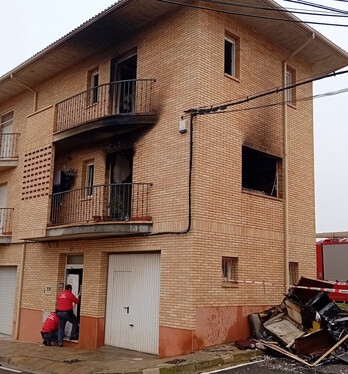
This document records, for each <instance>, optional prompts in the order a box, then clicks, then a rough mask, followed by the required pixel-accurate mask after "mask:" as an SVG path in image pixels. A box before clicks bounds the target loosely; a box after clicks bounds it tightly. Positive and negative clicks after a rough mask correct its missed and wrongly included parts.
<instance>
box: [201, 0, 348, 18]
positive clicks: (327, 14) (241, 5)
mask: <svg viewBox="0 0 348 374" xmlns="http://www.w3.org/2000/svg"><path fill="white" fill-rule="evenodd" d="M203 1H205V2H207V3H213V4H220V5H228V6H232V7H238V8H248V9H259V10H266V11H271V12H280V13H292V14H303V15H307V16H320V17H343V18H346V17H348V12H346V13H344V14H332V12H325V13H324V12H316V13H314V12H311V11H308V10H304V9H296V8H293V9H294V10H290V9H275V8H267V7H262V6H255V5H247V4H246V3H238V2H233V3H231V2H228V1H219V0H203Z"/></svg>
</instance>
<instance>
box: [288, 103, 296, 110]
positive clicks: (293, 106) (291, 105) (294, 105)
mask: <svg viewBox="0 0 348 374" xmlns="http://www.w3.org/2000/svg"><path fill="white" fill-rule="evenodd" d="M288 107H290V108H292V109H297V107H296V104H288Z"/></svg>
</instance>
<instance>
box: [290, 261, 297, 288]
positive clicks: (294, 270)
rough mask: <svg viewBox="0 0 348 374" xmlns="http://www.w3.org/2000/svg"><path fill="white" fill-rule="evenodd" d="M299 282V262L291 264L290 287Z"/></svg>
mask: <svg viewBox="0 0 348 374" xmlns="http://www.w3.org/2000/svg"><path fill="white" fill-rule="evenodd" d="M298 280H299V271H298V262H289V282H290V285H293V284H295V283H297V282H298Z"/></svg>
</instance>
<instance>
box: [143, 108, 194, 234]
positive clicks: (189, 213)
mask: <svg viewBox="0 0 348 374" xmlns="http://www.w3.org/2000/svg"><path fill="white" fill-rule="evenodd" d="M197 114H198V113H196V112H195V113H191V114H190V161H189V187H188V223H187V227H186V229H185V230H183V231H163V232H155V233H151V234H146V236H159V235H185V234H188V233H189V232H190V230H191V221H192V164H193V119H194V117H196V115H197Z"/></svg>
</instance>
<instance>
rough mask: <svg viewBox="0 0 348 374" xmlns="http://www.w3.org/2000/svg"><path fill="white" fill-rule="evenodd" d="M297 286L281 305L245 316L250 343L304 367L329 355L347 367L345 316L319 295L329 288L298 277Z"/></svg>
mask: <svg viewBox="0 0 348 374" xmlns="http://www.w3.org/2000/svg"><path fill="white" fill-rule="evenodd" d="M298 286H300V288H292V289H291V290H290V291H289V292H288V293H287V294H286V295H285V298H284V300H283V302H282V303H281V305H279V306H275V307H273V308H270V309H268V310H265V311H263V312H260V313H255V314H251V315H249V322H250V328H251V337H252V339H255V340H258V342H259V343H261V345H263V346H264V347H265V349H266V348H268V349H270V350H271V351H272V352H277V353H278V354H279V353H281V354H282V355H285V356H288V357H291V358H292V359H295V360H297V361H299V362H302V363H303V364H306V365H308V366H316V365H317V364H319V363H321V362H323V361H324V360H328V359H331V358H329V356H330V355H333V354H335V357H336V359H337V358H338V359H340V360H341V361H342V362H345V363H348V355H347V354H346V353H344V352H346V351H347V350H348V312H347V311H346V310H344V309H341V308H340V307H338V306H337V304H336V303H334V302H333V301H332V300H331V299H330V297H329V296H328V292H325V291H320V288H324V289H329V288H333V285H332V284H331V283H328V282H323V281H317V280H314V279H309V278H303V277H302V278H301V279H300V282H299V283H298ZM301 287H302V288H301ZM312 288H315V289H314V290H313V289H312ZM258 347H260V345H259V344H258ZM330 357H331V356H330Z"/></svg>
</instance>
